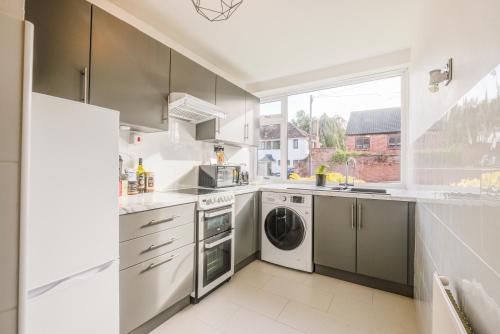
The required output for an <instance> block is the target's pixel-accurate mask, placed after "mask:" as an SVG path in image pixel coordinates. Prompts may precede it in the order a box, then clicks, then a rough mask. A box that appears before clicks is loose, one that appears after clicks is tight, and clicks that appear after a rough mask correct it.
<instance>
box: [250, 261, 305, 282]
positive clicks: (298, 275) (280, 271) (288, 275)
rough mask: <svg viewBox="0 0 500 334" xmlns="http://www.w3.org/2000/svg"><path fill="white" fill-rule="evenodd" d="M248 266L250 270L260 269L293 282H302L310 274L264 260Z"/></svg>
mask: <svg viewBox="0 0 500 334" xmlns="http://www.w3.org/2000/svg"><path fill="white" fill-rule="evenodd" d="M248 267H249V268H248V269H250V270H258V271H262V272H265V273H267V274H270V275H272V276H276V277H281V278H285V279H287V280H290V281H294V282H303V281H304V280H305V279H306V278H307V277H308V276H310V275H311V274H309V273H306V272H302V271H298V270H293V269H288V268H285V267H281V266H278V265H274V264H271V263H267V262H264V261H254V262H252V263H251V264H250V265H249V266H248Z"/></svg>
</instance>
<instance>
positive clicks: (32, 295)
mask: <svg viewBox="0 0 500 334" xmlns="http://www.w3.org/2000/svg"><path fill="white" fill-rule="evenodd" d="M114 262H115V261H114V260H113V261H109V262H106V263H104V264H101V265H99V266H97V267H94V268H90V269H89V270H85V271H82V272H80V273H77V274H74V275H72V276H69V277H66V278H63V279H62V280H59V281H56V282H52V283H49V284H46V285H42V286H40V287H38V288H34V289H31V290H29V291H28V300H29V299H33V298H36V297H38V296H41V295H43V294H45V293H47V292H49V291H51V290H53V289H54V288H56V287H57V286H59V285H61V284H65V283H68V282H71V281H74V280H76V279H86V278H88V277H91V276H93V275H95V274H98V273H100V272H102V271H104V270H106V269H108V268H109V267H111V265H112V264H113V263H114Z"/></svg>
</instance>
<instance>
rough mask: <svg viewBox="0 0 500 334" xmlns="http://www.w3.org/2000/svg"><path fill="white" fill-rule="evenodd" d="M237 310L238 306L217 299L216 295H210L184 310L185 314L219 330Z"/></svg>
mask: <svg viewBox="0 0 500 334" xmlns="http://www.w3.org/2000/svg"><path fill="white" fill-rule="evenodd" d="M238 309H239V306H237V305H236V304H234V303H232V302H231V301H229V300H226V299H223V298H219V297H218V295H217V294H212V295H209V296H208V297H206V298H204V299H203V300H201V301H200V302H199V303H198V304H196V305H194V306H192V307H190V308H189V309H188V310H186V313H188V314H189V315H190V316H194V317H196V318H197V319H198V320H201V321H203V322H205V323H207V324H209V325H212V326H214V327H219V328H220V327H222V325H223V324H224V323H225V322H226V321H227V320H228V319H229V318H231V317H232V316H233V315H234V313H236V311H237V310H238Z"/></svg>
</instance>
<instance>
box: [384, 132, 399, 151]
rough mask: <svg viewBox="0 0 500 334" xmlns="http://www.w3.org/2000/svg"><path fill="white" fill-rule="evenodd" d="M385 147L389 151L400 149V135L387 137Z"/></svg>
mask: <svg viewBox="0 0 500 334" xmlns="http://www.w3.org/2000/svg"><path fill="white" fill-rule="evenodd" d="M387 147H388V148H389V149H390V150H399V149H400V148H401V135H399V134H397V135H389V140H388V141H387Z"/></svg>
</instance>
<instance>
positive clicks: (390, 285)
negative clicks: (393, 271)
mask: <svg viewBox="0 0 500 334" xmlns="http://www.w3.org/2000/svg"><path fill="white" fill-rule="evenodd" d="M314 272H316V273H318V274H321V275H325V276H330V277H334V278H338V279H341V280H344V281H348V282H351V283H356V284H359V285H364V286H367V287H370V288H374V289H379V290H384V291H388V292H392V293H396V294H398V295H402V296H406V297H411V298H413V286H410V285H404V284H400V283H394V282H389V281H386V280H382V279H379V278H374V277H368V276H364V275H360V274H356V273H350V272H347V271H343V270H339V269H334V268H330V267H325V266H321V265H317V264H316V265H314Z"/></svg>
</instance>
